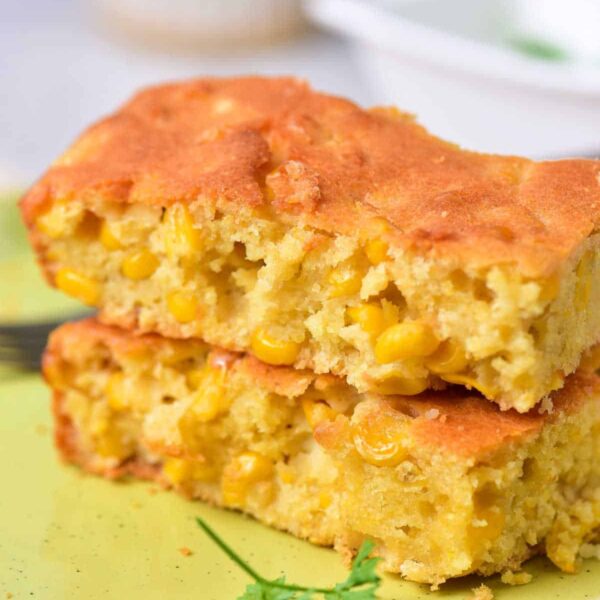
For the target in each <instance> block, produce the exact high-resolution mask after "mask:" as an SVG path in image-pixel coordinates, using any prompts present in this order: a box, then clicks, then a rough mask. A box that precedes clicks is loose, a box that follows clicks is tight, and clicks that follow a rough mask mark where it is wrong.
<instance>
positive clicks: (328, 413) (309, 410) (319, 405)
mask: <svg viewBox="0 0 600 600" xmlns="http://www.w3.org/2000/svg"><path fill="white" fill-rule="evenodd" d="M302 410H303V411H304V416H305V417H306V420H307V421H308V424H309V425H310V428H311V429H314V428H315V427H316V426H317V425H318V424H319V423H322V422H323V421H333V420H334V419H335V417H336V416H337V413H336V412H335V410H333V408H331V407H330V406H329V405H328V404H326V403H325V402H321V401H318V400H311V399H309V398H304V399H303V400H302Z"/></svg>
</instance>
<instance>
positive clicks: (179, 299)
mask: <svg viewBox="0 0 600 600" xmlns="http://www.w3.org/2000/svg"><path fill="white" fill-rule="evenodd" d="M167 308H168V309H169V312H170V313H171V314H172V315H173V316H174V317H175V320H176V321H178V322H179V323H189V322H190V321H193V320H194V319H195V318H196V315H197V314H198V301H197V300H196V298H195V297H194V295H193V294H191V293H190V292H181V291H174V292H171V293H170V294H168V295H167Z"/></svg>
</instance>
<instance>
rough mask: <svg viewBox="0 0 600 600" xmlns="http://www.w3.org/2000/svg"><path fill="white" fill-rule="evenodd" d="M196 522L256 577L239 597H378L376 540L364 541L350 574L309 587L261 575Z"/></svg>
mask: <svg viewBox="0 0 600 600" xmlns="http://www.w3.org/2000/svg"><path fill="white" fill-rule="evenodd" d="M196 522H197V523H198V525H199V526H200V527H201V528H202V530H203V531H204V533H206V535H208V537H209V538H210V539H211V540H212V541H213V542H215V544H217V546H219V548H221V550H223V552H225V554H227V556H229V558H230V559H231V560H232V561H233V562H234V563H236V564H237V565H238V566H239V567H240V568H241V569H243V570H244V571H245V572H246V573H247V574H248V575H250V577H252V579H254V583H251V584H249V585H248V587H247V588H246V590H245V592H244V593H243V594H242V595H241V596H240V597H239V598H238V600H313V599H315V598H317V597H319V596H320V597H322V598H324V600H376V596H375V592H376V591H377V589H378V588H379V585H380V584H381V578H380V577H379V575H377V573H376V572H375V568H376V567H377V563H378V562H379V561H380V560H381V559H380V558H376V557H374V558H369V555H370V554H371V551H372V550H373V547H374V545H375V544H374V543H373V542H372V541H370V540H366V541H365V542H363V544H362V546H361V547H360V549H359V551H358V554H357V555H356V558H355V559H354V561H353V563H352V569H351V570H350V574H349V575H348V577H347V578H346V579H345V580H344V581H342V582H341V583H337V584H336V585H334V586H333V587H331V588H319V587H306V586H303V585H296V584H294V583H286V581H285V577H279V578H278V579H266V578H265V577H263V576H262V575H259V574H258V573H257V572H256V571H255V570H254V569H253V568H252V567H251V566H250V565H249V564H248V563H247V562H246V561H245V560H244V559H242V558H241V557H240V556H239V555H238V554H236V553H235V552H234V550H232V549H231V548H230V547H229V546H228V545H227V544H226V543H225V542H224V541H223V540H222V539H221V538H220V537H219V536H218V535H217V533H216V532H215V531H213V529H211V528H210V527H209V526H208V525H207V524H206V522H205V521H204V520H202V519H200V518H199V517H198V518H196Z"/></svg>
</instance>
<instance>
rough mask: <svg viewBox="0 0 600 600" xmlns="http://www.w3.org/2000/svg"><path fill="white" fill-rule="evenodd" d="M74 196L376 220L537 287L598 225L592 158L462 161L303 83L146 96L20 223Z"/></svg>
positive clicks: (395, 238) (325, 224) (99, 132)
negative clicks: (514, 269)
mask: <svg viewBox="0 0 600 600" xmlns="http://www.w3.org/2000/svg"><path fill="white" fill-rule="evenodd" d="M269 173H270V175H269V176H268V177H267V175H268V174H269ZM265 178H266V179H267V182H268V184H269V186H270V188H271V190H272V194H271V196H272V197H270V196H269V194H264V193H263V189H264V183H265ZM73 197H77V198H80V199H84V200H85V199H92V198H98V197H101V198H104V199H106V200H110V201H117V202H129V203H135V202H140V203H147V204H160V205H168V204H170V203H173V202H179V201H181V202H192V201H195V200H197V199H200V200H201V201H203V202H212V201H215V202H218V203H219V205H220V206H221V208H222V209H223V210H230V211H232V210H236V207H237V206H240V205H246V206H250V207H254V208H258V207H266V206H267V204H270V206H271V208H272V210H274V211H275V212H276V213H277V214H278V215H279V217H280V218H282V219H286V220H288V221H295V220H297V219H298V218H299V216H300V218H302V219H304V220H305V221H306V222H308V223H309V224H311V225H312V226H314V227H317V228H320V229H323V230H325V231H328V232H334V233H336V232H340V233H354V231H355V229H356V224H357V223H362V222H364V221H365V218H366V217H369V216H384V217H385V218H387V219H388V220H389V222H390V223H391V224H392V225H393V228H392V232H391V233H390V238H391V241H392V242H393V243H395V244H397V245H398V246H401V247H406V248H410V249H412V250H415V251H418V252H431V253H433V254H435V255H438V256H447V257H452V258H454V259H455V260H457V261H458V262H465V261H466V262H469V263H471V264H474V265H476V266H489V265H491V264H497V263H501V262H511V263H515V264H517V265H518V266H519V268H520V269H521V270H522V272H523V274H524V275H526V276H532V277H538V276H543V275H547V274H549V273H550V272H551V271H553V270H554V269H556V268H557V267H558V266H560V264H561V263H562V262H563V261H564V260H565V259H566V258H567V257H568V256H569V255H570V254H571V253H572V252H573V251H574V249H575V248H576V247H577V246H578V244H579V243H580V242H581V241H582V239H584V238H585V237H586V236H588V235H589V234H590V233H591V232H592V231H594V230H595V229H596V227H597V226H598V223H599V220H600V162H598V161H586V160H565V161H560V162H543V163H534V162H531V161H528V160H525V159H520V158H515V157H500V156H492V155H483V154H476V153H473V152H466V151H463V150H461V149H459V148H458V147H456V146H454V145H451V144H449V143H447V142H444V141H442V140H439V139H437V138H435V137H433V136H430V135H429V134H428V133H427V132H426V131H425V130H424V129H423V128H422V127H420V126H419V125H418V124H417V123H416V122H415V121H414V120H413V119H412V118H411V117H410V116H408V115H405V114H402V113H400V112H398V111H395V110H392V109H375V110H371V111H365V110H362V109H360V108H359V107H357V106H356V105H355V104H352V103H351V102H348V101H345V100H342V99H339V98H335V97H332V96H327V95H324V94H319V93H316V92H313V91H312V90H311V89H310V88H309V86H308V85H307V84H306V83H304V82H302V81H299V80H297V79H291V78H273V79H269V78H261V77H247V78H234V79H200V80H195V81H188V82H183V83H175V84H168V85H162V86H157V87H153V88H149V89H147V90H144V91H142V92H140V93H139V94H137V95H136V96H135V97H134V98H133V99H132V100H131V101H130V102H128V103H127V104H126V105H125V106H123V107H122V108H121V109H120V110H119V111H118V112H117V113H115V114H113V115H112V116H109V117H107V118H106V119H104V120H102V121H100V122H99V123H97V124H96V125H93V126H92V127H91V128H89V129H88V130H87V131H86V132H85V133H84V134H83V136H82V137H80V138H79V140H78V141H77V142H76V143H75V144H74V146H72V147H71V149H70V150H68V151H67V152H66V154H64V155H63V156H62V157H61V158H60V159H59V160H58V161H57V162H56V163H55V164H54V165H53V166H52V167H51V168H50V170H49V171H48V172H47V173H46V174H45V175H44V176H43V177H42V179H41V180H40V181H38V182H37V183H36V184H35V185H34V186H33V188H32V189H31V190H30V191H29V192H28V193H27V195H26V196H25V197H24V198H23V201H22V209H23V213H24V216H25V219H26V221H27V223H28V225H29V226H30V227H31V226H32V224H33V222H34V220H35V216H36V215H37V214H39V212H40V211H42V210H44V206H45V204H46V203H48V202H49V201H51V200H53V199H57V198H61V199H69V198H73ZM34 241H35V240H34Z"/></svg>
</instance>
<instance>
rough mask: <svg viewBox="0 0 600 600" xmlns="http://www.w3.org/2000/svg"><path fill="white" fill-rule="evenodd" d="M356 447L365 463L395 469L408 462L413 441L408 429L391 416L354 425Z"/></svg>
mask: <svg viewBox="0 0 600 600" xmlns="http://www.w3.org/2000/svg"><path fill="white" fill-rule="evenodd" d="M352 439H353V441H354V447H355V448H356V451H357V452H358V453H359V454H360V456H361V457H362V458H363V459H364V460H365V462H367V463H369V464H371V465H375V466H377V467H394V466H396V465H398V464H400V463H401V462H402V461H404V460H406V458H407V457H408V455H409V451H410V446H411V440H410V436H409V435H408V432H407V431H406V428H405V427H403V426H402V424H401V423H400V422H399V421H398V420H397V419H395V418H393V417H391V416H389V415H379V416H378V418H376V419H366V420H364V421H361V422H359V423H354V424H352Z"/></svg>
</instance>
